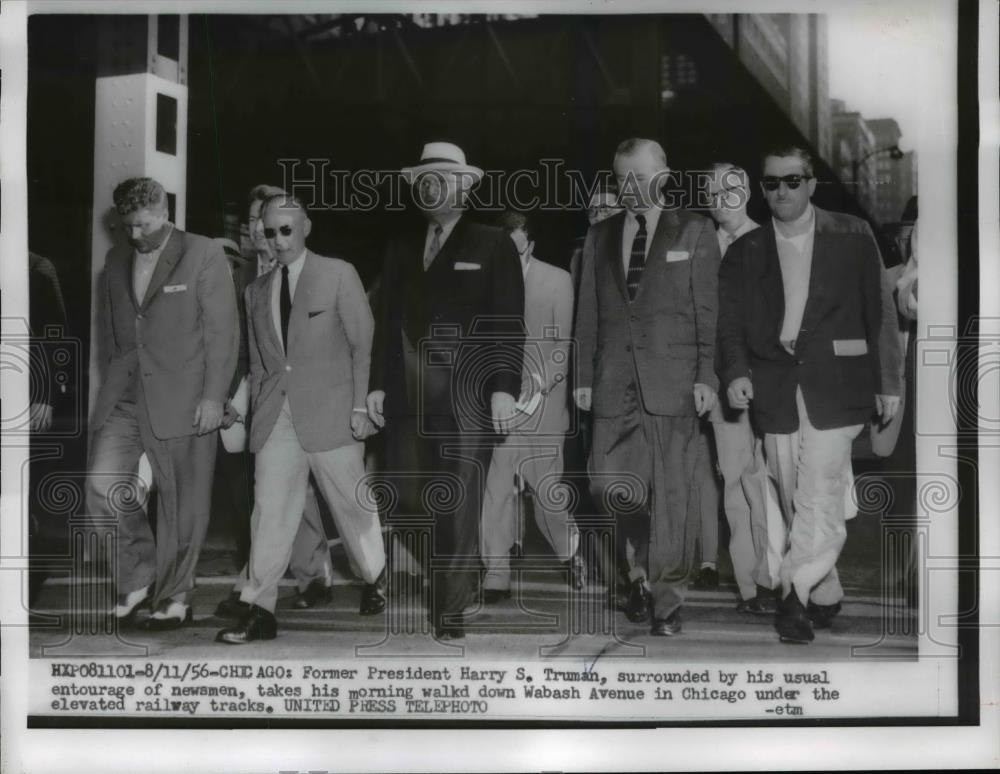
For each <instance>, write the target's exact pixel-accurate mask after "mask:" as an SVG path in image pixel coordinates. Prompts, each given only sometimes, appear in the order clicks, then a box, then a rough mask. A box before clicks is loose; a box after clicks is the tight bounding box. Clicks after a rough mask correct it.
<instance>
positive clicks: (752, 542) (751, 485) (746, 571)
mask: <svg viewBox="0 0 1000 774" xmlns="http://www.w3.org/2000/svg"><path fill="white" fill-rule="evenodd" d="M712 429H713V431H714V432H715V448H716V452H717V453H718V456H719V468H720V470H721V471H722V481H723V489H722V497H723V506H724V508H725V511H726V521H727V522H728V523H729V556H730V558H731V559H732V562H733V574H734V575H735V576H736V585H737V586H738V587H739V590H740V597H742V598H743V599H752V598H753V597H755V596H756V595H757V586H758V585H759V586H763V587H764V588H774V587H775V586H776V585H777V582H778V566H779V565H780V562H781V557H782V555H783V554H784V550H785V539H786V531H785V525H784V520H783V519H782V516H781V509H780V506H779V505H778V503H777V501H776V500H775V498H774V496H773V494H772V492H771V490H770V487H769V485H768V480H767V469H766V467H765V463H764V451H763V444H762V443H761V442H760V440H759V439H758V438H757V437H756V436H755V434H754V431H753V427H752V426H751V424H750V414H749V411H747V410H743V411H727V412H725V414H724V413H723V411H722V410H721V409H719V410H715V411H713V412H712Z"/></svg>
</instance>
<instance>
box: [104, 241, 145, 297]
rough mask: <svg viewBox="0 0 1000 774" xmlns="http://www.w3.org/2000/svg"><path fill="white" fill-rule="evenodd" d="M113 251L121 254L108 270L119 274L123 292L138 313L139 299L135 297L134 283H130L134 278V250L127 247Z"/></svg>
mask: <svg viewBox="0 0 1000 774" xmlns="http://www.w3.org/2000/svg"><path fill="white" fill-rule="evenodd" d="M115 249H116V250H117V251H119V252H120V253H121V260H115V261H114V264H112V266H111V267H110V268H111V270H112V271H118V272H119V275H120V278H121V281H122V282H123V283H124V285H125V292H126V293H128V298H129V301H131V302H132V308H133V310H135V311H136V312H138V311H139V299H137V298H136V297H135V283H134V282H133V281H132V278H133V277H134V276H135V250H133V249H132V248H131V247H128V246H123V247H117V248H115ZM112 258H114V255H112ZM118 267H121V268H118Z"/></svg>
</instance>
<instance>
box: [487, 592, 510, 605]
mask: <svg viewBox="0 0 1000 774" xmlns="http://www.w3.org/2000/svg"><path fill="white" fill-rule="evenodd" d="M505 599H510V589H483V604H484V605H495V604H497V603H498V602H503V601H504V600H505Z"/></svg>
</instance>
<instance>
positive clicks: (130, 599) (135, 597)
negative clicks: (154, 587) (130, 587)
mask: <svg viewBox="0 0 1000 774" xmlns="http://www.w3.org/2000/svg"><path fill="white" fill-rule="evenodd" d="M152 602H153V593H152V592H151V591H150V587H149V586H147V587H146V588H145V589H137V590H136V591H133V592H131V593H129V594H119V595H118V599H117V602H116V604H115V606H114V608H113V609H112V610H111V612H110V613H108V621H109V623H111V624H115V625H117V626H129V625H131V624H132V623H133V622H134V621H135V615H136V613H138V612H139V611H140V610H141V609H142V608H144V607H149V606H150V605H151V604H152Z"/></svg>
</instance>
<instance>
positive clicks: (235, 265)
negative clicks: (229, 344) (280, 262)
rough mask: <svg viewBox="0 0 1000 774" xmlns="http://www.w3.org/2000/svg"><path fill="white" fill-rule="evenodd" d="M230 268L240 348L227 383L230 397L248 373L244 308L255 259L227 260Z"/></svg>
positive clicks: (248, 357)
mask: <svg viewBox="0 0 1000 774" xmlns="http://www.w3.org/2000/svg"><path fill="white" fill-rule="evenodd" d="M229 266H230V270H231V272H232V275H233V289H234V290H235V291H236V310H237V313H238V314H239V319H240V348H239V351H238V353H237V358H236V371H235V373H234V374H233V378H232V380H231V381H230V383H229V395H230V397H231V396H232V395H233V394H234V393H235V392H236V388H237V387H239V386H240V382H241V381H242V380H243V377H244V376H248V375H249V373H250V347H249V346H248V345H247V309H246V297H245V293H246V289H247V288H248V287H249V286H250V285H251V284H252V283H253V281H254V280H256V279H257V259H256V258H254V259H253V260H245V259H243V258H237V259H233V258H231V259H230V261H229Z"/></svg>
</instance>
